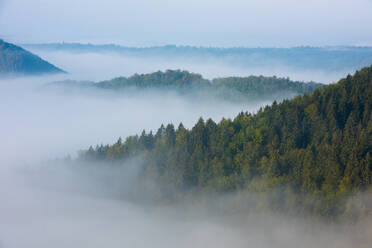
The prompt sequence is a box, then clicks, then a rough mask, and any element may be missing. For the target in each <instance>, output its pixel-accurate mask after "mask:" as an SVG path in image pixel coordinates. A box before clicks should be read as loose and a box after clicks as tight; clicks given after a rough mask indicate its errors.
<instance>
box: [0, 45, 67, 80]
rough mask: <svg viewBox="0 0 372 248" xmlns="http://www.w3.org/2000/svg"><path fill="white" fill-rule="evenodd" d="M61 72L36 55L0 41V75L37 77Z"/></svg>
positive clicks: (61, 71)
mask: <svg viewBox="0 0 372 248" xmlns="http://www.w3.org/2000/svg"><path fill="white" fill-rule="evenodd" d="M63 72H64V71H63V70H61V69H59V68H57V67H55V66H54V65H52V64H50V63H48V62H47V61H45V60H43V59H41V58H40V57H38V56H37V55H35V54H32V53H30V52H28V51H26V50H24V49H23V48H21V47H19V46H16V45H13V44H10V43H7V42H5V41H3V40H1V39H0V75H4V74H6V75H12V76H14V75H38V74H49V73H63Z"/></svg>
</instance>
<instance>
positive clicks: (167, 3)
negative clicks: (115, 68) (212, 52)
mask: <svg viewBox="0 0 372 248" xmlns="http://www.w3.org/2000/svg"><path fill="white" fill-rule="evenodd" d="M371 13H372V1H371V0H312V1H302V0H228V1H227V0H224V1H222V0H203V1H200V0H177V1H175V0H136V1H128V0H105V1H102V0H79V1H76V0H64V1H61V0H60V1H56V0H0V37H2V38H3V39H5V40H8V41H11V42H16V43H41V42H63V41H64V42H83V43H88V42H90V43H96V44H103V43H117V44H121V45H128V46H152V45H165V44H176V45H196V46H221V47H232V46H246V47H290V46H300V45H311V46H322V45H372V25H370V24H371V23H372V15H371Z"/></svg>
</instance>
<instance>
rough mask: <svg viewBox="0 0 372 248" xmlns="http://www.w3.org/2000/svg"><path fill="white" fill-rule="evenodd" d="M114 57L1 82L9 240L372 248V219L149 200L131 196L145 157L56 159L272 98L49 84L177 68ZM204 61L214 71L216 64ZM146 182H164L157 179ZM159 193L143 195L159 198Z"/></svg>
mask: <svg viewBox="0 0 372 248" xmlns="http://www.w3.org/2000/svg"><path fill="white" fill-rule="evenodd" d="M53 56H55V55H53ZM108 58H112V57H105V59H106V60H104V58H103V57H101V55H96V54H87V55H79V56H77V55H64V54H61V55H60V57H58V56H57V57H55V59H53V60H51V62H54V63H56V65H57V66H61V67H62V68H63V69H65V70H67V71H69V72H70V73H71V74H68V75H57V76H48V77H25V78H17V79H2V80H0V99H1V100H0V114H1V129H0V137H1V141H2V142H1V144H0V164H1V167H0V200H1V204H0V220H1V221H0V247H1V248H19V247H31V248H33V247H35V248H36V247H38V248H44V247H45V248H47V247H56V248H59V247H61V248H62V247H72V248H73V247H79V248H81V247H92V248H94V247H110V248H115V247H139V248H142V247H155V248H157V247H212V246H213V247H262V248H269V247H289V248H291V247H299V246H301V247H305V248H306V247H337V248H343V247H345V248H346V247H353V246H354V245H355V244H360V247H363V246H365V247H367V244H368V241H371V240H368V237H369V236H368V232H371V229H368V228H370V227H369V226H366V225H365V223H361V224H360V225H358V226H351V227H349V226H343V225H341V226H338V225H335V224H331V223H324V222H322V221H316V220H309V219H305V218H301V217H291V218H289V217H288V216H287V217H286V216H281V215H279V214H275V213H255V212H249V214H248V213H244V212H243V213H242V212H235V211H234V208H233V207H232V202H230V197H229V196H221V198H218V199H217V200H215V201H217V202H218V204H215V205H218V209H216V208H215V206H214V207H213V206H212V205H214V204H207V205H208V206H207V208H205V207H202V206H201V205H202V204H198V202H199V201H198V200H196V201H195V202H196V203H195V202H193V203H190V204H188V203H183V204H181V206H180V205H177V204H176V205H167V204H152V203H151V201H149V202H145V203H143V204H140V203H137V202H134V201H131V200H129V199H130V198H129V197H127V196H128V195H129V194H142V193H143V192H139V191H138V192H137V191H136V187H135V185H137V184H141V183H142V182H138V181H137V170H138V167H136V166H137V163H136V161H131V163H130V164H126V165H125V166H124V167H123V168H122V169H113V168H111V167H109V166H105V165H103V166H99V167H94V166H92V167H84V166H83V165H81V166H76V167H70V166H67V165H65V164H63V163H61V162H57V161H54V160H53V159H55V158H63V157H65V156H67V155H71V156H72V157H74V156H75V155H76V152H77V151H78V150H80V149H86V148H87V147H88V146H90V145H95V144H101V143H103V144H106V143H113V142H115V141H116V140H117V139H118V137H119V136H121V137H123V138H125V137H126V136H129V135H133V134H138V133H140V132H141V131H142V130H143V129H146V130H154V129H156V128H158V127H159V126H160V125H161V124H162V123H170V122H171V123H174V124H175V125H176V126H177V125H178V124H179V123H180V122H182V123H183V124H184V125H185V126H186V127H192V125H193V124H194V123H195V122H196V121H197V119H198V118H199V117H200V116H202V117H203V118H204V119H207V118H213V119H214V120H215V121H219V120H220V119H221V118H222V117H225V118H229V117H230V118H232V117H234V116H235V115H236V114H237V113H238V112H240V111H242V110H244V111H253V112H254V111H256V110H257V109H258V108H259V107H260V106H263V105H265V104H268V103H267V102H261V103H257V104H248V103H244V104H243V103H241V104H237V103H231V102H224V101H217V100H212V99H206V100H198V99H189V98H187V97H180V96H179V95H177V94H175V93H170V92H169V93H166V94H161V93H159V92H146V93H141V94H134V95H125V96H123V95H120V94H117V93H115V92H106V91H100V90H94V89H92V90H84V91H82V90H79V89H68V88H58V89H57V88H53V87H45V83H49V82H52V81H56V80H62V79H66V78H70V79H84V80H101V79H109V78H111V77H113V76H118V75H130V74H132V73H133V72H149V71H153V70H154V68H156V69H163V68H164V67H165V66H167V64H166V63H164V64H161V63H160V64H152V62H153V61H148V62H146V61H134V60H128V61H127V62H126V63H120V66H121V67H122V68H123V69H122V73H121V72H120V68H119V66H117V63H118V62H123V61H125V59H124V60H123V59H122V58H117V57H113V60H110V59H108ZM99 61H100V62H99ZM137 62H138V63H137ZM109 68H113V70H109ZM185 69H188V68H185ZM191 69H192V68H191ZM194 69H195V71H200V72H204V73H203V75H204V74H208V73H211V74H210V76H212V74H213V72H212V69H211V68H210V70H208V68H207V67H200V68H195V67H194ZM227 70H229V69H227ZM79 71H81V73H78V72H79ZM227 72H228V71H226V73H227ZM146 183H149V184H151V186H152V187H153V189H156V183H155V182H146ZM149 194H150V195H146V194H144V195H143V196H144V197H147V196H148V197H150V198H151V191H150V193H149ZM200 203H201V202H200ZM221 213H223V214H221ZM367 224H368V222H367ZM367 227H368V228H367Z"/></svg>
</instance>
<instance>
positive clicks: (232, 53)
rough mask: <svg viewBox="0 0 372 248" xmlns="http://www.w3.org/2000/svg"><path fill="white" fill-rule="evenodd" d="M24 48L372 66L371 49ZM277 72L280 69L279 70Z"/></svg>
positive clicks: (252, 64) (254, 63) (261, 63)
mask: <svg viewBox="0 0 372 248" xmlns="http://www.w3.org/2000/svg"><path fill="white" fill-rule="evenodd" d="M25 46H26V47H29V48H30V49H36V50H44V51H69V52H76V53H88V52H98V53H104V52H107V53H116V54H121V55H125V56H133V57H137V58H138V57H160V58H168V59H172V58H180V59H182V61H188V60H189V61H191V62H195V61H202V62H203V63H204V62H205V61H206V59H210V60H212V61H216V62H223V63H228V64H231V65H234V66H245V67H247V68H257V67H258V68H262V67H270V66H272V67H273V68H275V67H278V66H285V67H293V68H296V69H297V70H298V69H305V70H309V69H320V70H323V69H324V68H327V71H338V70H345V69H346V70H347V71H349V70H350V69H351V68H354V69H357V68H361V67H363V66H367V65H369V64H371V63H372V48H371V47H368V46H366V47H361V46H360V47H355V46H326V47H310V46H301V47H290V48H269V47H268V48H248V47H230V48H221V47H195V46H176V45H166V46H154V47H141V48H140V47H124V46H119V45H114V44H106V45H93V44H79V43H50V44H27V45H25ZM279 68H280V67H279Z"/></svg>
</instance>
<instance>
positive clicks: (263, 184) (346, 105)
mask: <svg viewBox="0 0 372 248" xmlns="http://www.w3.org/2000/svg"><path fill="white" fill-rule="evenodd" d="M371 110H372V66H371V67H368V68H364V69H362V70H360V71H357V72H356V73H355V75H354V76H348V77H346V78H345V79H342V80H340V81H339V82H338V83H337V84H334V85H329V86H325V87H323V88H321V89H317V90H315V92H314V93H312V94H310V95H304V96H298V97H296V98H295V99H293V100H285V101H284V102H282V103H280V104H277V103H274V104H273V105H272V106H270V107H265V108H264V109H261V110H260V111H259V112H258V113H257V114H255V115H252V114H249V113H241V114H239V115H238V116H237V117H236V118H235V119H234V120H229V119H228V120H226V119H224V120H222V121H221V122H220V123H218V124H216V123H215V122H213V120H207V121H206V122H205V121H204V120H202V119H200V120H199V121H198V122H197V124H196V125H195V126H194V127H193V128H192V129H191V130H187V129H185V128H184V127H183V125H182V124H181V125H179V127H178V128H177V129H175V128H174V126H173V125H172V124H169V125H167V126H166V127H164V126H162V127H160V128H159V130H158V131H157V132H156V133H155V134H153V133H152V132H150V133H145V132H143V133H142V134H141V135H140V136H132V137H128V138H127V139H126V140H125V142H122V141H121V139H119V140H118V142H117V143H115V144H113V145H110V146H109V145H107V146H102V145H101V146H97V147H96V148H95V149H94V148H92V147H91V148H89V150H87V151H85V152H83V153H81V155H80V159H81V160H85V161H90V162H91V161H106V162H113V163H123V162H125V161H126V160H128V159H131V158H134V157H141V160H142V161H143V166H144V168H145V169H144V173H145V174H147V175H148V176H150V177H152V178H156V179H157V180H158V181H159V182H161V183H162V184H163V185H164V189H165V190H164V191H163V192H162V193H163V196H164V197H166V198H178V197H180V196H181V198H182V197H184V196H187V195H191V194H195V192H204V193H209V194H210V193H212V192H217V193H222V192H233V191H237V190H239V191H243V192H254V193H255V194H258V195H260V196H261V197H260V202H259V203H257V205H259V206H261V207H263V206H265V207H267V208H270V209H275V210H283V211H288V209H293V208H296V210H297V211H309V212H311V213H314V214H316V215H321V216H329V217H335V216H336V217H339V216H345V215H348V216H349V215H354V214H355V211H356V210H355V209H356V208H357V207H356V206H358V209H362V210H363V211H364V212H369V211H371V210H372V206H371V205H370V202H368V201H363V199H362V200H360V199H359V200H358V201H356V200H353V201H351V202H349V201H347V199H348V197H350V196H354V195H356V194H360V192H366V191H369V190H371V189H372V188H371V184H372V112H371ZM267 195H270V197H266V196H267ZM358 211H359V210H358Z"/></svg>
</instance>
